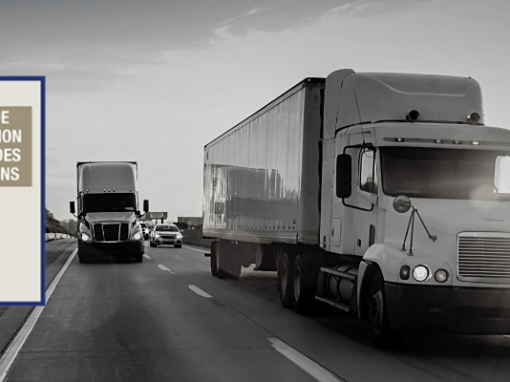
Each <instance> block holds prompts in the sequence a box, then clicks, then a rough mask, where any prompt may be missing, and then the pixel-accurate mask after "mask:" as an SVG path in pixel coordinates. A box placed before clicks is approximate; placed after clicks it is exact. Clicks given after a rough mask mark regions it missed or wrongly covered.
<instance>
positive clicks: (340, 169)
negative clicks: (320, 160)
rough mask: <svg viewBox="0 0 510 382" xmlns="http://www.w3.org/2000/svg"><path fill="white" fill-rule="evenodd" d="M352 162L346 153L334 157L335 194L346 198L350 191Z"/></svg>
mask: <svg viewBox="0 0 510 382" xmlns="http://www.w3.org/2000/svg"><path fill="white" fill-rule="evenodd" d="M351 166H352V163H351V156H350V155H347V154H342V155H338V156H337V157H336V196H337V197H339V198H342V199H344V198H348V197H349V196H351V192H352V167H351Z"/></svg>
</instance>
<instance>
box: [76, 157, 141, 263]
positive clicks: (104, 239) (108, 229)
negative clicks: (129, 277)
mask: <svg viewBox="0 0 510 382" xmlns="http://www.w3.org/2000/svg"><path fill="white" fill-rule="evenodd" d="M76 169H77V189H78V193H77V197H76V206H75V203H74V201H73V202H71V203H70V211H71V213H73V214H74V213H75V212H77V218H78V257H79V260H80V262H81V263H85V262H88V261H89V260H90V259H91V258H94V257H95V258H101V257H105V256H114V257H133V258H134V259H135V261H136V262H142V260H143V253H144V245H143V239H144V238H143V231H142V227H141V225H140V222H139V220H138V219H139V217H141V213H140V210H139V207H138V206H139V202H138V188H137V178H138V173H137V164H136V162H82V163H78V164H77V168H76ZM148 210H149V202H148V201H147V200H145V201H144V211H145V212H147V211H148Z"/></svg>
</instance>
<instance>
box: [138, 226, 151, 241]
mask: <svg viewBox="0 0 510 382" xmlns="http://www.w3.org/2000/svg"><path fill="white" fill-rule="evenodd" d="M140 226H141V227H142V235H143V239H144V240H149V228H147V225H145V223H140Z"/></svg>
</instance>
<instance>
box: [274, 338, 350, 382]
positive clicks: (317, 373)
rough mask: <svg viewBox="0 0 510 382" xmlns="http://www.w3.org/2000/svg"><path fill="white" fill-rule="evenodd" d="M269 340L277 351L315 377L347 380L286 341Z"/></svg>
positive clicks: (331, 381) (324, 381) (330, 381)
mask: <svg viewBox="0 0 510 382" xmlns="http://www.w3.org/2000/svg"><path fill="white" fill-rule="evenodd" d="M268 340H269V342H271V346H273V347H274V348H275V349H276V351H277V352H279V353H280V354H282V355H284V356H285V357H286V358H288V359H289V360H290V361H292V362H293V363H294V364H296V365H297V366H299V367H300V368H301V369H303V370H304V371H306V372H307V373H308V374H310V375H311V376H312V377H313V378H315V379H316V380H317V381H320V382H338V381H345V380H344V379H340V378H338V377H336V376H335V375H334V374H333V373H331V372H330V371H328V370H326V369H325V368H323V367H322V366H321V365H319V364H318V363H316V362H314V361H312V360H311V359H310V358H308V357H307V356H305V355H304V354H301V353H300V352H298V351H297V350H296V349H294V348H292V347H290V346H289V345H287V344H286V343H285V342H283V341H280V340H279V339H278V338H268Z"/></svg>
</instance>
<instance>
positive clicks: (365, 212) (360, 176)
mask: <svg viewBox="0 0 510 382" xmlns="http://www.w3.org/2000/svg"><path fill="white" fill-rule="evenodd" d="M355 158H356V159H357V160H355ZM352 159H353V162H355V163H356V173H353V184H352V193H353V194H354V193H355V194H356V207H357V208H355V212H354V216H355V218H354V227H355V228H354V230H355V233H354V236H355V243H354V253H355V254H356V255H360V256H363V255H364V254H365V252H366V251H367V249H368V248H369V247H370V246H371V245H372V244H374V243H375V242H376V232H377V230H376V227H377V214H378V207H377V201H378V196H377V195H378V190H379V181H378V167H379V166H378V161H377V152H376V151H375V149H374V148H367V147H365V148H361V149H359V151H358V155H357V156H356V157H352ZM354 177H356V178H354ZM354 179H356V181H355V180H354Z"/></svg>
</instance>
